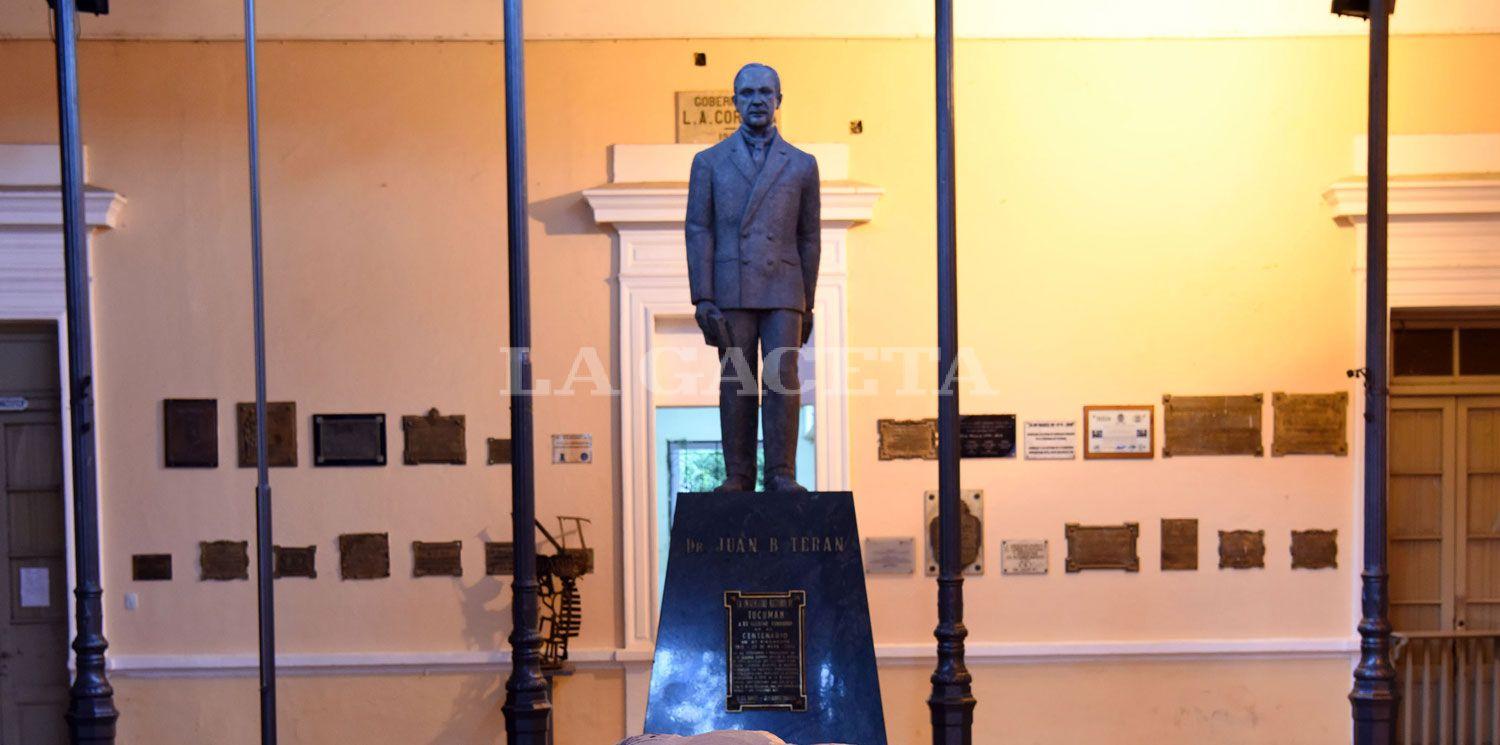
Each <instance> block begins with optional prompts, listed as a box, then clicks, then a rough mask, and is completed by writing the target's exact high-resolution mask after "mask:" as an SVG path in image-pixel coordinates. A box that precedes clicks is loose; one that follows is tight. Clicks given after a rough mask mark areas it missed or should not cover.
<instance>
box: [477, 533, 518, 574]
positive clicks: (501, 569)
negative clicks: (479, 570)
mask: <svg viewBox="0 0 1500 745" xmlns="http://www.w3.org/2000/svg"><path fill="white" fill-rule="evenodd" d="M515 572H516V544H514V543H509V542H506V543H499V542H495V541H487V542H485V544H484V573H485V574H487V575H489V576H491V577H497V576H502V575H510V574H515Z"/></svg>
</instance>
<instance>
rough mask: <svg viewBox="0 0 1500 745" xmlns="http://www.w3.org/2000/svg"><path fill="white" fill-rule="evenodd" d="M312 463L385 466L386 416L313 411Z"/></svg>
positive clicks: (322, 464) (321, 464) (319, 464)
mask: <svg viewBox="0 0 1500 745" xmlns="http://www.w3.org/2000/svg"><path fill="white" fill-rule="evenodd" d="M313 465H315V466H383V465H385V415H384V414H314V415H313Z"/></svg>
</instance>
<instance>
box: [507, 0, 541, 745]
mask: <svg viewBox="0 0 1500 745" xmlns="http://www.w3.org/2000/svg"><path fill="white" fill-rule="evenodd" d="M525 41H526V37H525V33H524V30H523V28H522V25H521V0H505V165H506V169H505V195H506V203H505V218H506V228H507V238H508V241H509V252H508V256H509V260H510V264H509V277H510V286H509V296H510V348H511V354H512V355H513V359H512V360H511V380H510V385H511V394H510V438H511V456H512V457H511V471H510V484H511V531H512V540H513V541H514V545H515V576H514V578H513V581H512V583H511V588H512V591H513V592H514V600H513V601H512V603H511V632H510V646H511V668H510V677H509V678H508V679H507V680H506V681H505V704H504V706H503V707H502V710H503V711H504V713H505V735H506V741H507V742H509V743H510V744H511V745H547V743H548V741H549V740H550V732H551V714H552V704H551V702H550V701H548V697H547V681H546V679H545V678H543V677H542V663H541V661H542V655H541V649H542V637H541V634H540V633H539V632H538V629H537V580H536V539H535V534H534V533H533V532H532V530H533V528H532V524H533V523H535V522H536V485H535V482H534V478H533V468H534V467H535V465H534V464H535V460H534V458H533V456H532V441H533V436H532V423H531V274H530V271H531V270H530V256H529V250H530V240H529V234H528V231H527V221H528V219H529V216H528V209H527V202H526V69H525V58H526V50H525Z"/></svg>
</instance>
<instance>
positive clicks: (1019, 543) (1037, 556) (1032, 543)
mask: <svg viewBox="0 0 1500 745" xmlns="http://www.w3.org/2000/svg"><path fill="white" fill-rule="evenodd" d="M1000 573H1001V574H1046V573H1047V541H1046V540H1045V539H1040V538H1033V539H1014V540H1009V541H1001V542H1000Z"/></svg>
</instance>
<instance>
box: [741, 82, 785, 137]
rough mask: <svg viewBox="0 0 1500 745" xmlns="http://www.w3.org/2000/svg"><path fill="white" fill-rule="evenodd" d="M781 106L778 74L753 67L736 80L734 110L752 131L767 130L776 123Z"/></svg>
mask: <svg viewBox="0 0 1500 745" xmlns="http://www.w3.org/2000/svg"><path fill="white" fill-rule="evenodd" d="M780 106H781V85H780V83H778V82H777V80H776V74H775V73H773V72H772V71H771V70H769V69H767V68H764V67H752V68H750V69H748V70H745V71H743V72H741V73H740V74H739V76H738V77H736V78H735V79H734V108H736V109H738V110H739V112H740V120H741V121H743V122H744V123H745V125H746V126H748V127H749V128H750V129H765V128H766V127H769V126H771V122H773V121H775V115H776V109H778V108H780Z"/></svg>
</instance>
